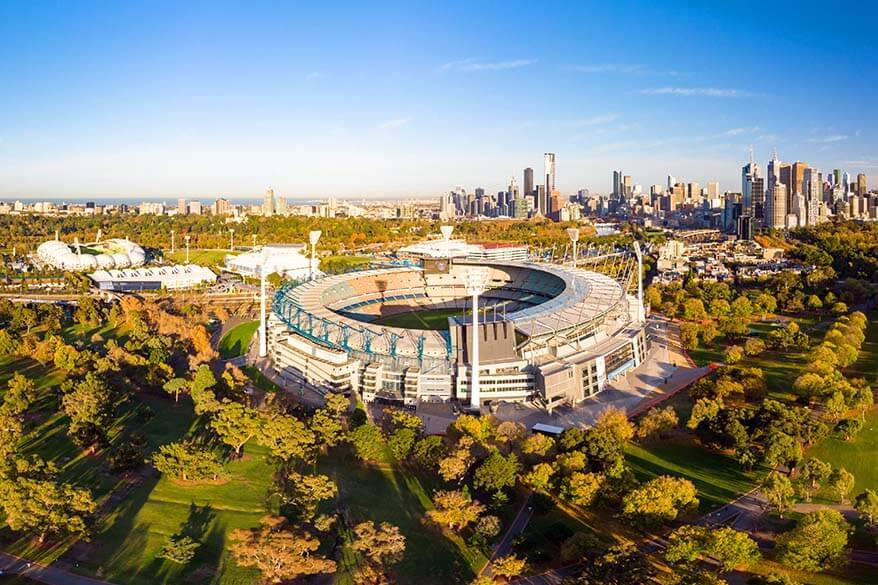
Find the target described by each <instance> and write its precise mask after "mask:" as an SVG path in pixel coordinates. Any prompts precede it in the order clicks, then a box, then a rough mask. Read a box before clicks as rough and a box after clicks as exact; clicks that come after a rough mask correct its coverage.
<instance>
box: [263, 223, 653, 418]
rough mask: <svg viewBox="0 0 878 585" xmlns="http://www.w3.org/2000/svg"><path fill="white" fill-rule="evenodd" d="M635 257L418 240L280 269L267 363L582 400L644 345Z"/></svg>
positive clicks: (446, 387) (555, 402)
mask: <svg viewBox="0 0 878 585" xmlns="http://www.w3.org/2000/svg"><path fill="white" fill-rule="evenodd" d="M449 235H450V232H449ZM446 239H447V238H446ZM436 245H437V247H441V246H442V245H443V243H442V242H441V241H440V242H438V243H437V244H436ZM640 265H641V259H640V250H639V248H638V247H637V245H636V244H635V246H634V248H632V249H609V248H608V249H601V250H597V249H589V250H586V251H585V252H584V253H582V254H580V255H579V257H578V258H577V261H576V265H575V266H574V263H573V262H572V261H568V262H566V263H561V264H551V263H542V262H531V261H519V262H511V261H496V260H473V259H468V258H462V257H457V258H454V257H452V258H443V257H441V254H422V258H421V259H420V260H418V261H417V263H416V264H413V263H411V261H407V262H405V263H404V264H401V265H396V266H393V265H386V266H380V267H373V268H370V269H367V270H362V271H358V272H351V273H347V274H342V275H335V276H326V277H322V278H317V279H314V280H305V281H288V282H286V283H285V284H284V285H282V286H281V287H280V288H279V289H278V291H277V292H276V294H275V296H274V299H273V302H272V304H271V314H270V316H269V317H268V321H267V327H266V334H267V352H268V356H269V358H270V367H271V368H273V369H274V370H275V371H276V373H277V374H278V375H279V376H280V377H281V378H282V379H283V381H284V382H285V383H286V385H288V386H290V387H295V386H296V385H303V386H308V387H310V388H313V389H316V390H318V391H320V392H323V393H325V392H346V391H355V392H359V393H361V394H362V396H363V398H364V400H366V401H373V400H382V401H390V402H398V403H404V404H406V405H415V404H417V403H418V402H424V401H428V402H435V401H443V402H444V401H450V400H457V401H459V402H460V403H461V404H463V405H466V406H468V407H470V408H474V409H475V408H479V407H481V406H483V405H488V404H490V403H491V402H495V401H510V402H511V401H533V402H535V403H536V404H538V405H541V406H542V407H544V408H546V409H547V410H550V411H551V410H552V409H554V408H557V407H558V406H561V405H564V404H567V405H576V404H578V403H579V402H581V401H583V400H585V399H586V398H588V397H590V396H593V395H594V394H596V393H598V392H600V391H601V390H602V389H604V387H605V386H606V385H607V383H608V382H610V381H612V380H613V379H615V378H616V377H618V376H620V375H623V374H624V373H625V372H627V371H629V370H630V369H632V368H634V367H636V366H637V365H639V364H640V363H641V361H642V360H643V359H644V356H645V354H646V352H647V340H646V336H645V327H644V325H645V315H644V307H643V294H642V281H641V278H640V270H639V266H640ZM474 293H476V294H478V297H474ZM474 301H475V302H476V303H477V306H478V308H479V312H478V319H477V320H476V323H477V326H475V327H474V326H473V314H472V307H473V302H474ZM474 331H477V335H476V337H475V338H474V337H473V332H474ZM474 366H475V367H474ZM474 372H475V376H474V375H473V373H474ZM473 378H475V380H474V379H473ZM473 388H474V390H473Z"/></svg>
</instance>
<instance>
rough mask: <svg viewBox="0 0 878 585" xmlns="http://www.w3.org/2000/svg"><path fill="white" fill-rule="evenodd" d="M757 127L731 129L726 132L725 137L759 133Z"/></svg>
mask: <svg viewBox="0 0 878 585" xmlns="http://www.w3.org/2000/svg"><path fill="white" fill-rule="evenodd" d="M759 130H760V128H759V126H753V127H752V128H732V129H731V130H727V131H726V133H725V136H741V135H742V134H756V133H757V132H759Z"/></svg>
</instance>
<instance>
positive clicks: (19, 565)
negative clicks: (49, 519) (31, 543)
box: [0, 553, 113, 585]
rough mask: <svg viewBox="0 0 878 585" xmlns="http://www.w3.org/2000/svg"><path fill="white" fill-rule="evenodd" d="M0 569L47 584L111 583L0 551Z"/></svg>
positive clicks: (99, 584) (98, 584) (103, 584)
mask: <svg viewBox="0 0 878 585" xmlns="http://www.w3.org/2000/svg"><path fill="white" fill-rule="evenodd" d="M0 569H3V570H4V571H6V572H7V573H8V574H10V575H24V576H26V577H28V578H29V579H33V580H34V581H39V582H40V583H46V584H47V585H113V584H112V583H110V582H109V581H101V580H99V579H92V578H90V577H83V576H82V575H77V574H76V573H71V572H70V571H65V570H64V569H60V568H58V567H53V566H47V565H41V564H38V563H32V562H30V561H26V560H24V559H20V558H18V557H16V556H13V555H9V554H6V553H0Z"/></svg>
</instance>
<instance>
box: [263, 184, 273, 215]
mask: <svg viewBox="0 0 878 585" xmlns="http://www.w3.org/2000/svg"><path fill="white" fill-rule="evenodd" d="M262 215H264V216H266V217H271V216H272V215H274V189H272V188H271V187H269V188H268V189H267V190H266V191H265V197H264V198H263V200H262Z"/></svg>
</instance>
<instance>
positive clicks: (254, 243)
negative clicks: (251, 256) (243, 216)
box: [253, 234, 256, 250]
mask: <svg viewBox="0 0 878 585" xmlns="http://www.w3.org/2000/svg"><path fill="white" fill-rule="evenodd" d="M253 249H254V250H255V249H256V234H253Z"/></svg>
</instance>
